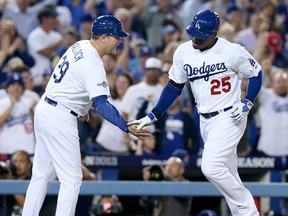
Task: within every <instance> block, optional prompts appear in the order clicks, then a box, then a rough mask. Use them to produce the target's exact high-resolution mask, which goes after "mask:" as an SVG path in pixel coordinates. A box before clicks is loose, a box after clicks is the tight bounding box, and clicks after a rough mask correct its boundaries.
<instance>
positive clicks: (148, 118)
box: [128, 112, 157, 130]
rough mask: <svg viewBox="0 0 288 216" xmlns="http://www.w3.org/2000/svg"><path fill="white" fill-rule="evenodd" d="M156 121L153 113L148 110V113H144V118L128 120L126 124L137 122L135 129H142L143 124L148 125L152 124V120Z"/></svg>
mask: <svg viewBox="0 0 288 216" xmlns="http://www.w3.org/2000/svg"><path fill="white" fill-rule="evenodd" d="M156 121H157V118H156V117H155V115H154V114H153V113H152V112H150V113H148V115H146V116H145V117H144V118H141V119H139V120H134V121H131V122H128V126H129V125H134V124H137V125H138V126H137V130H140V129H142V128H143V127H144V126H148V125H151V124H153V123H154V122H156Z"/></svg>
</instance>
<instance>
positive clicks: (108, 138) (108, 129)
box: [96, 98, 127, 152]
mask: <svg viewBox="0 0 288 216" xmlns="http://www.w3.org/2000/svg"><path fill="white" fill-rule="evenodd" d="M109 102H110V103H111V104H113V105H114V106H115V107H116V108H117V109H118V108H119V107H120V105H121V103H122V101H121V100H119V99H116V100H115V99H112V98H109ZM96 142H98V143H99V144H100V145H101V146H103V147H104V148H105V149H108V150H110V151H114V152H126V151H127V147H126V145H125V141H124V133H123V131H122V130H121V129H120V128H118V127H115V125H113V124H112V123H111V122H109V121H107V120H106V119H103V120H102V124H101V128H100V131H99V133H98V135H97V137H96Z"/></svg>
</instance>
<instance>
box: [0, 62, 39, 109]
mask: <svg viewBox="0 0 288 216" xmlns="http://www.w3.org/2000/svg"><path fill="white" fill-rule="evenodd" d="M16 58H17V57H16ZM13 60H14V58H12V59H11V60H10V61H11V62H12V61H13ZM10 61H9V62H8V63H10ZM10 70H11V71H9V74H10V73H13V72H19V73H20V74H21V75H22V77H23V82H24V87H25V88H24V92H23V94H22V95H21V97H24V98H27V99H30V100H33V101H35V103H37V102H38V101H39V100H40V97H39V95H38V94H37V93H36V92H34V91H33V90H34V84H33V80H32V78H31V75H30V71H29V68H28V67H27V66H26V65H24V64H23V62H22V63H21V64H19V65H15V66H13V67H11V68H10ZM6 96H7V91H6V89H0V99H1V98H2V97H6Z"/></svg>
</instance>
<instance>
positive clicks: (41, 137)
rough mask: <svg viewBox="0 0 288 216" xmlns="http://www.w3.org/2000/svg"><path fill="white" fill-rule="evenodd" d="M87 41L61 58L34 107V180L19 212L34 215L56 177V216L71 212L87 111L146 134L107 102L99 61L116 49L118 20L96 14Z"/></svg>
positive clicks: (119, 34)
mask: <svg viewBox="0 0 288 216" xmlns="http://www.w3.org/2000/svg"><path fill="white" fill-rule="evenodd" d="M91 33H92V37H91V39H90V40H81V41H78V42H76V43H75V44H73V45H72V46H71V47H70V48H69V49H68V50H67V51H66V52H65V54H64V55H63V56H62V57H61V59H60V60H59V62H58V64H57V65H56V67H55V69H54V71H53V74H52V76H51V78H50V80H49V83H48V85H47V87H46V91H45V93H44V95H43V96H42V99H41V100H40V102H39V103H38V105H37V107H36V111H35V121H34V122H35V136H36V149H35V155H34V160H33V170H32V179H31V182H30V184H29V187H28V190H27V194H26V199H25V204H24V209H23V213H22V215H23V216H36V215H38V214H39V210H40V208H41V206H42V203H43V200H44V198H45V194H46V191H47V188H48V185H49V183H50V182H51V181H53V180H55V179H56V177H57V178H58V179H59V181H60V191H59V194H58V201H57V208H56V215H57V216H65V215H69V216H70V215H74V214H75V206H76V203H77V198H78V194H79V189H80V185H81V181H82V172H81V157H80V144H79V137H78V130H77V118H78V117H79V116H80V120H82V121H83V120H86V121H88V120H89V118H88V110H89V109H90V107H91V106H92V107H93V108H94V109H95V111H96V112H98V113H99V114H101V115H102V116H103V117H104V118H105V119H107V120H108V121H110V122H111V123H113V124H114V125H116V126H117V127H119V128H120V129H122V130H123V131H125V132H127V133H128V132H130V133H131V134H133V135H135V136H137V137H138V138H144V137H147V136H150V133H149V132H148V131H147V130H140V131H138V130H137V129H136V126H134V127H131V126H128V125H127V122H126V121H125V120H124V119H123V118H122V117H121V116H120V114H119V112H118V111H117V109H116V108H115V107H114V106H113V105H111V104H110V103H109V102H108V101H107V97H108V96H109V95H110V92H109V85H108V82H107V79H106V74H105V70H104V67H103V61H102V59H101V57H102V56H103V55H104V54H105V53H114V52H115V51H116V47H117V46H118V45H119V43H121V41H122V37H126V36H128V33H127V32H125V31H123V29H122V24H121V22H120V20H118V19H117V18H115V17H114V16H108V15H107V16H101V17H98V18H96V19H95V20H94V21H93V23H92V27H91Z"/></svg>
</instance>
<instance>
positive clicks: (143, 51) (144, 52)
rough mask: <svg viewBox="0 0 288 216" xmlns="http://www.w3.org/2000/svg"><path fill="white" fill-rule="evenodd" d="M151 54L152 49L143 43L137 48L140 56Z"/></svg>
mask: <svg viewBox="0 0 288 216" xmlns="http://www.w3.org/2000/svg"><path fill="white" fill-rule="evenodd" d="M152 54H153V52H152V49H151V48H150V47H149V46H147V45H143V46H142V47H141V48H140V50H139V55H140V56H141V57H143V56H151V55H152Z"/></svg>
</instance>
